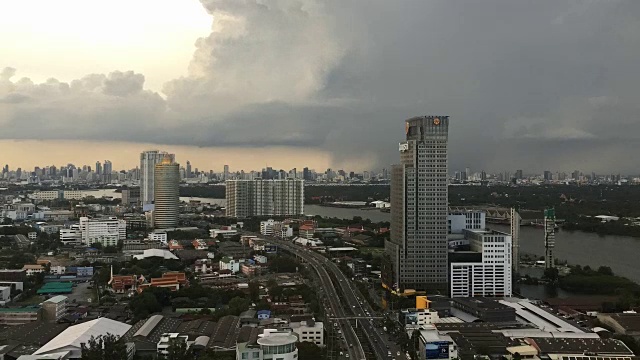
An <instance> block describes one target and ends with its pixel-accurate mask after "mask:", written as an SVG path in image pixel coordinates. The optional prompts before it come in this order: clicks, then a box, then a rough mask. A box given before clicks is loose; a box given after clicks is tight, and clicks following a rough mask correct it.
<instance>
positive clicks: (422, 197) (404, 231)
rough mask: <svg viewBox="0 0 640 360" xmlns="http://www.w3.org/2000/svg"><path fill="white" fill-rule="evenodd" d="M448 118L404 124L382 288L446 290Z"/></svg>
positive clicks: (417, 119)
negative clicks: (387, 262)
mask: <svg viewBox="0 0 640 360" xmlns="http://www.w3.org/2000/svg"><path fill="white" fill-rule="evenodd" d="M448 128H449V117H448V116H420V117H414V118H411V119H409V120H406V121H405V131H406V141H405V142H402V143H400V149H399V150H400V164H399V165H393V168H392V173H391V238H390V240H389V241H387V242H386V243H385V251H386V253H387V254H388V255H389V257H390V258H391V264H390V265H391V266H387V267H386V268H385V275H384V278H383V282H384V283H385V286H387V287H390V288H394V289H397V290H404V289H417V290H427V291H430V293H434V292H438V291H439V292H442V293H446V292H447V291H448V268H447V231H448V230H447V215H448V190H447V180H448V175H447V174H448V170H447V167H448V164H447V143H448Z"/></svg>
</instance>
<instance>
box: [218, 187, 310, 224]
mask: <svg viewBox="0 0 640 360" xmlns="http://www.w3.org/2000/svg"><path fill="white" fill-rule="evenodd" d="M226 198H227V206H226V215H227V216H228V217H237V218H245V217H250V216H269V215H302V214H304V180H301V179H283V180H263V179H253V180H227V182H226Z"/></svg>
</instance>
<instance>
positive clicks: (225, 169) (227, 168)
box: [222, 165, 230, 181]
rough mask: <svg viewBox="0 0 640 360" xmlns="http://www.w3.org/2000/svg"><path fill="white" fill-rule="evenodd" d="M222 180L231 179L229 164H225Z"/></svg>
mask: <svg viewBox="0 0 640 360" xmlns="http://www.w3.org/2000/svg"><path fill="white" fill-rule="evenodd" d="M222 180H224V181H227V180H230V179H229V165H225V166H224V173H223V174H222Z"/></svg>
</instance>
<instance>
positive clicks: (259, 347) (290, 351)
mask: <svg viewBox="0 0 640 360" xmlns="http://www.w3.org/2000/svg"><path fill="white" fill-rule="evenodd" d="M297 341H298V337H297V336H296V335H295V334H294V333H293V332H292V331H290V330H276V329H264V331H263V333H262V334H260V335H258V336H257V337H256V338H252V339H249V340H248V341H246V342H238V344H237V345H236V359H238V360H243V359H250V360H253V359H258V360H276V359H277V360H297V359H298V349H297V348H296V342H297Z"/></svg>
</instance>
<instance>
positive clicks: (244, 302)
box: [229, 296, 251, 316]
mask: <svg viewBox="0 0 640 360" xmlns="http://www.w3.org/2000/svg"><path fill="white" fill-rule="evenodd" d="M249 306H251V301H249V299H244V298H241V297H239V296H236V297H234V298H233V299H231V300H229V313H231V314H232V315H236V316H237V315H240V313H241V312H243V311H247V310H248V309H249Z"/></svg>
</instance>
